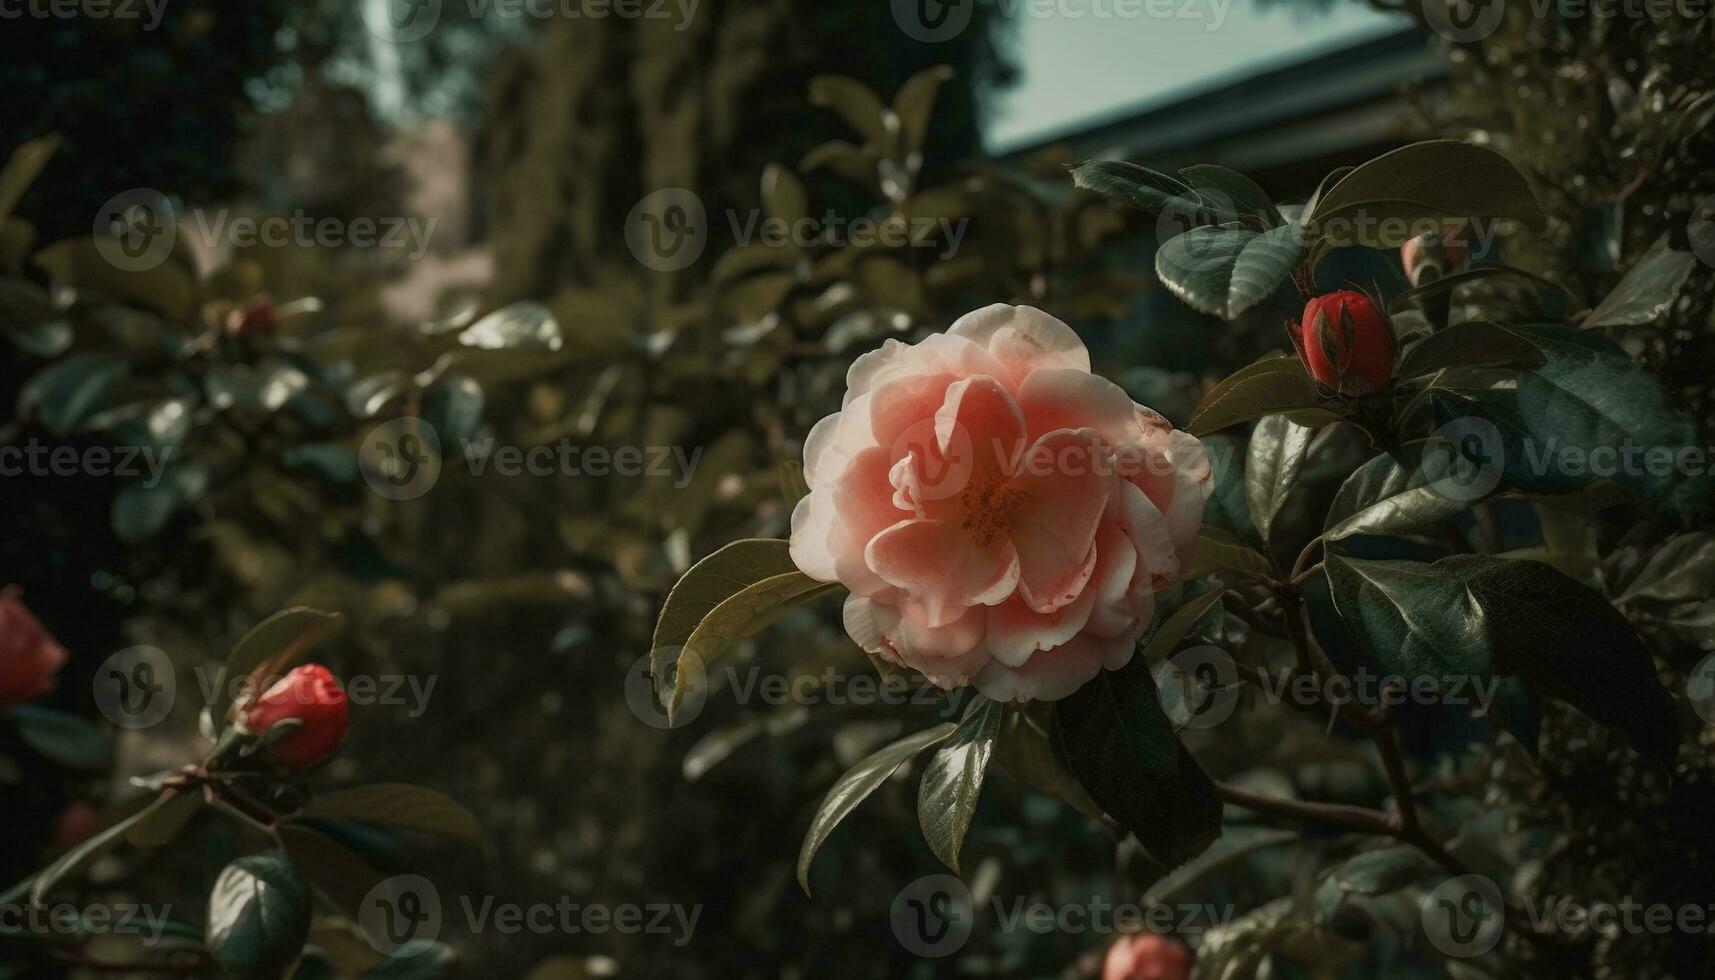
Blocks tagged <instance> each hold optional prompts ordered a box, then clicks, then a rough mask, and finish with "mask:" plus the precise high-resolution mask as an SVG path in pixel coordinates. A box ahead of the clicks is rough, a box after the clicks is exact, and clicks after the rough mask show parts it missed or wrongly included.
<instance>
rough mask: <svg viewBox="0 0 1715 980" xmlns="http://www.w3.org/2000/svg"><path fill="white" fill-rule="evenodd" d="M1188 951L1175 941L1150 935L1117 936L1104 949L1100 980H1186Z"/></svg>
mask: <svg viewBox="0 0 1715 980" xmlns="http://www.w3.org/2000/svg"><path fill="white" fill-rule="evenodd" d="M1190 976H1191V951H1190V950H1188V949H1186V948H1185V944H1184V943H1182V942H1179V941H1178V940H1176V939H1169V938H1167V937H1166V936H1163V935H1160V934H1158V933H1153V932H1140V933H1137V934H1136V935H1131V936H1121V937H1120V938H1119V939H1118V940H1116V941H1115V942H1114V944H1113V945H1112V946H1109V947H1108V955H1107V958H1106V959H1104V960H1103V961H1102V980H1187V978H1188V977H1190Z"/></svg>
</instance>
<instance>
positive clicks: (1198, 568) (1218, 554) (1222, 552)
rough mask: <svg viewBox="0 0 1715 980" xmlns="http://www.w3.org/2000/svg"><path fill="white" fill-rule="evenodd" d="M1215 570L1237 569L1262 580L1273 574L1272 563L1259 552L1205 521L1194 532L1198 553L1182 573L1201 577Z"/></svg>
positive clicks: (1187, 576) (1241, 572)
mask: <svg viewBox="0 0 1715 980" xmlns="http://www.w3.org/2000/svg"><path fill="white" fill-rule="evenodd" d="M1217 572H1236V573H1238V574H1240V575H1248V576H1250V577H1251V578H1255V579H1262V580H1265V581H1266V580H1270V579H1273V578H1274V567H1273V566H1272V565H1270V564H1269V561H1268V558H1267V557H1265V556H1264V555H1263V554H1262V553H1260V552H1258V551H1257V550H1256V549H1255V548H1252V547H1251V546H1250V545H1248V544H1246V543H1245V542H1244V541H1243V540H1241V539H1240V538H1239V537H1238V536H1236V535H1234V534H1233V533H1232V532H1230V531H1226V530H1223V529H1221V528H1218V527H1212V526H1209V525H1204V526H1203V528H1202V530H1200V531H1198V532H1197V557H1196V558H1194V559H1192V561H1191V565H1190V567H1188V568H1187V569H1186V570H1185V577H1186V578H1187V579H1194V578H1204V577H1206V576H1209V575H1213V574H1215V573H1217Z"/></svg>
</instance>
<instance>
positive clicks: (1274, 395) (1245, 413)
mask: <svg viewBox="0 0 1715 980" xmlns="http://www.w3.org/2000/svg"><path fill="white" fill-rule="evenodd" d="M1337 404H1338V403H1337V402H1333V401H1330V400H1328V399H1325V398H1323V397H1322V394H1321V392H1319V391H1318V390H1317V389H1316V382H1314V381H1312V380H1311V379H1310V375H1308V374H1306V373H1304V365H1303V364H1301V363H1299V361H1298V358H1296V357H1293V356H1291V355H1288V354H1270V355H1268V356H1266V357H1263V358H1262V359H1260V360H1257V361H1253V362H1251V363H1250V364H1247V365H1246V366H1244V367H1242V368H1239V369H1238V370H1237V371H1234V372H1233V373H1232V374H1229V375H1227V377H1226V378H1225V379H1223V380H1222V381H1221V383H1220V384H1217V385H1216V386H1215V387H1214V388H1213V389H1211V390H1210V391H1209V393H1208V394H1207V395H1204V396H1203V400H1202V401H1201V402H1199V403H1198V404H1197V408H1196V410H1195V411H1193V412H1192V413H1191V421H1190V422H1189V423H1187V424H1186V426H1185V428H1186V431H1188V432H1190V433H1191V434H1192V435H1194V436H1201V435H1206V434H1208V433H1210V432H1214V431H1216V430H1218V429H1224V428H1226V427H1227V426H1229V425H1237V424H1239V423H1240V422H1249V421H1250V420H1252V419H1256V418H1261V417H1262V416H1264V415H1271V414H1275V413H1280V414H1283V415H1285V416H1287V417H1288V418H1290V419H1292V420H1293V421H1294V422H1297V423H1298V424H1299V425H1308V426H1317V427H1319V426H1321V425H1325V424H1327V423H1328V422H1333V421H1336V420H1338V419H1339V418H1340V417H1341V416H1340V413H1339V412H1338V411H1336V410H1335V408H1334V406H1335V405H1337Z"/></svg>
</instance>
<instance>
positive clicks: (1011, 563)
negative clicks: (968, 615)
mask: <svg viewBox="0 0 1715 980" xmlns="http://www.w3.org/2000/svg"><path fill="white" fill-rule="evenodd" d="M864 557H865V560H866V561H867V562H868V564H869V567H870V568H872V569H873V570H874V571H875V573H876V574H877V575H878V576H880V578H881V579H882V581H884V582H886V583H887V584H889V585H892V586H895V587H897V588H900V589H903V590H905V592H906V594H907V595H909V596H910V597H911V599H912V600H913V601H915V602H917V603H920V604H921V605H922V606H923V608H924V615H925V617H926V620H927V623H928V625H929V626H931V627H941V626H945V625H947V624H948V623H950V622H952V621H953V620H955V619H958V618H959V617H961V616H963V615H964V613H965V608H966V607H967V606H973V605H984V604H989V603H995V602H999V601H1001V600H1002V599H1004V598H1006V597H1007V596H1008V595H1010V594H1011V593H1012V590H1013V589H1014V588H1016V587H1017V585H1018V574H1019V558H1018V553H1017V552H1016V551H1015V550H1014V549H1013V547H1012V544H1011V543H1010V542H1008V541H1007V540H1006V539H1005V538H1000V539H998V540H996V541H994V542H991V543H989V544H987V545H982V544H978V543H977V542H975V541H973V540H972V539H971V537H970V535H969V534H967V533H965V532H964V531H963V530H962V529H961V528H959V526H958V525H956V524H954V523H952V522H951V521H946V520H941V519H938V518H925V519H917V518H913V519H911V520H906V521H901V522H899V523H898V524H895V525H893V526H892V527H890V528H888V529H887V530H885V531H882V532H881V533H880V534H878V535H876V536H875V538H874V539H873V540H871V541H870V543H869V546H868V548H866V549H865V554H864Z"/></svg>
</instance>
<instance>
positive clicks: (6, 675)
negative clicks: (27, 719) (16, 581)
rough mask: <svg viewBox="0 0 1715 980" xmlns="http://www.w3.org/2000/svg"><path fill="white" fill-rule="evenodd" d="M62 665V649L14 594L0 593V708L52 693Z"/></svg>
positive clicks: (64, 653)
mask: <svg viewBox="0 0 1715 980" xmlns="http://www.w3.org/2000/svg"><path fill="white" fill-rule="evenodd" d="M65 662H66V650H65V647H62V646H60V645H59V644H58V643H56V642H54V638H53V637H52V636H49V635H48V631H47V629H46V628H45V627H43V626H42V623H41V621H40V620H38V619H37V618H36V617H35V615H34V614H33V613H31V612H30V610H29V609H27V608H25V606H24V603H23V601H22V600H20V599H19V598H18V590H17V589H12V588H9V589H7V590H5V591H4V592H0V708H10V707H11V706H12V705H15V704H20V703H22V702H24V701H28V700H30V699H31V698H34V697H39V696H41V695H43V694H46V693H48V692H49V691H51V690H53V689H54V677H55V675H56V674H58V673H59V671H60V668H61V667H63V666H65Z"/></svg>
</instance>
